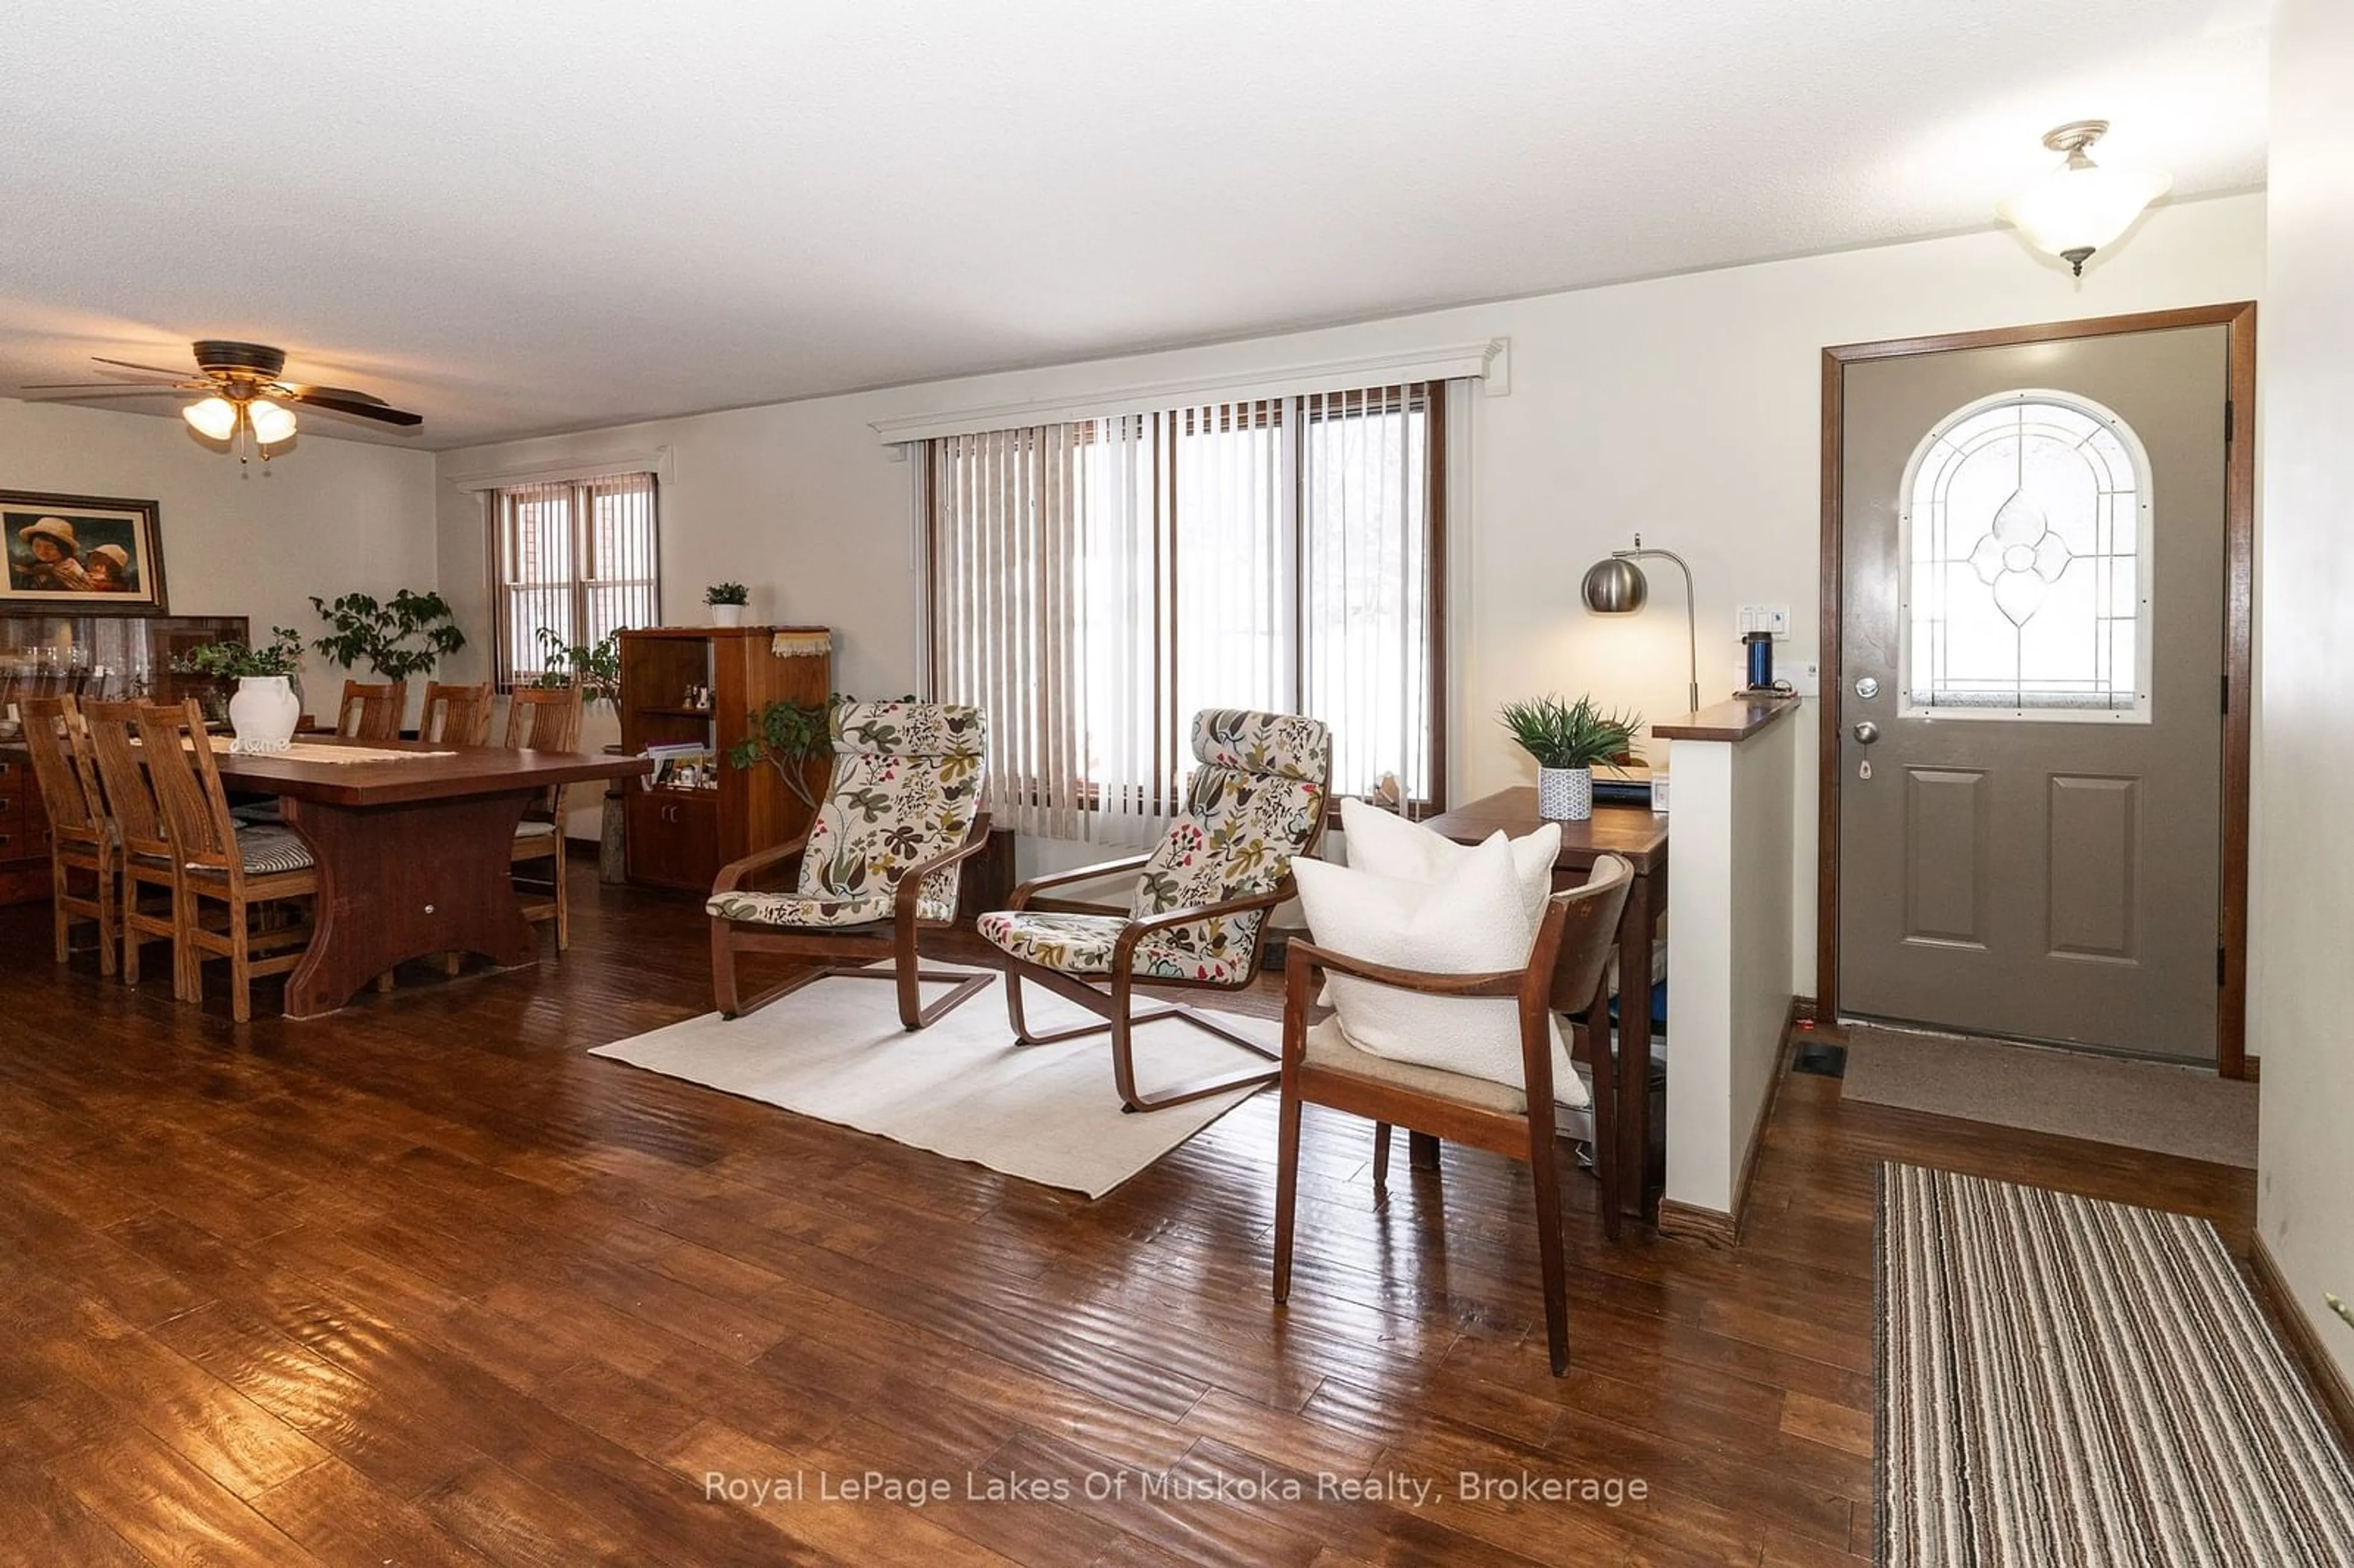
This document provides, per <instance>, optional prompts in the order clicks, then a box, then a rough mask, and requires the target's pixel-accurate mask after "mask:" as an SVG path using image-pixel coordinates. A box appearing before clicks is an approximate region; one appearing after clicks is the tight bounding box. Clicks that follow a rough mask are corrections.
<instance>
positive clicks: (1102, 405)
mask: <svg viewBox="0 0 2354 1568" xmlns="http://www.w3.org/2000/svg"><path fill="white" fill-rule="evenodd" d="M1456 380H1475V381H1479V382H1480V383H1482V384H1483V386H1484V387H1485V388H1486V390H1487V393H1488V396H1490V397H1500V396H1502V395H1504V394H1505V393H1507V392H1509V391H1510V390H1511V343H1510V341H1509V340H1508V339H1505V338H1500V337H1491V338H1482V339H1480V340H1479V341H1478V342H1474V343H1458V344H1439V345H1437V346H1436V347H1430V348H1423V349H1416V350H1410V351H1405V352H1401V353H1397V354H1381V355H1365V356H1363V357H1360V358H1355V359H1337V360H1326V361H1321V362H1319V363H1315V364H1308V365H1290V366H1276V367H1271V368H1269V369H1267V370H1264V371H1256V372H1229V373H1227V374H1225V375H1223V376H1201V377H1196V378H1193V379H1192V380H1182V381H1161V382H1151V383H1146V384H1142V385H1131V386H1126V387H1105V388H1102V389H1101V390H1097V391H1089V392H1085V393H1078V394H1073V395H1070V396H1066V397H1047V398H1041V399H1037V400H1034V401H1031V402H1024V403H997V404H985V405H981V406H977V407H970V408H942V409H938V410H935V411H932V412H929V413H923V414H911V415H907V416H905V417H902V418H895V419H877V420H875V421H874V425H873V428H874V430H875V435H876V436H877V437H879V438H880V439H881V440H882V441H883V443H884V444H885V446H901V445H905V444H906V443H907V442H910V441H927V440H937V439H939V438H941V437H945V436H969V435H977V434H980V433H981V432H982V431H985V430H1007V429H1017V428H1022V427H1027V426H1035V425H1055V424H1066V423H1070V422H1072V421H1075V420H1079V419H1098V418H1119V417H1121V416H1123V415H1129V414H1138V413H1150V412H1154V411H1157V410H1160V409H1163V408H1193V407H1200V406H1204V405H1209V404H1224V403H1246V402H1252V401H1255V400H1257V399H1260V398H1267V397H1306V396H1309V395H1310V394H1312V393H1320V392H1345V391H1350V390H1353V389H1355V388H1359V387H1375V386H1390V385H1395V384H1400V383H1405V382H1417V381H1456Z"/></svg>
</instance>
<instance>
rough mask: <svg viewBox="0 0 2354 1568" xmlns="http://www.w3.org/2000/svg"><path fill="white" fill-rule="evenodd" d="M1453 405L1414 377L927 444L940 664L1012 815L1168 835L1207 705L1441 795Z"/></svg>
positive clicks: (1365, 789) (1436, 799)
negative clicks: (1448, 414) (986, 737)
mask: <svg viewBox="0 0 2354 1568" xmlns="http://www.w3.org/2000/svg"><path fill="white" fill-rule="evenodd" d="M1444 418H1445V387H1444V384H1442V383H1416V384H1413V385H1408V386H1396V387H1370V388H1364V389H1361V390H1356V391H1349V392H1333V393H1311V394H1306V395H1302V396H1299V397H1278V398H1263V399H1257V400H1251V401H1243V402H1230V403H1215V404H1208V405H1204V406H1199V407H1193V408H1168V409H1161V410H1156V411H1153V412H1150V413H1140V414H1133V415H1126V416H1120V417H1116V418H1101V419H1090V420H1083V421H1078V422H1075V423H1069V424H1058V425H1045V426H1034V427H1029V428H1025V429H1007V430H991V431H984V432H980V433H976V434H972V435H963V436H949V437H943V438H939V439H937V440H933V441H932V442H931V443H930V445H931V458H930V468H929V482H930V504H929V516H930V527H929V555H930V609H931V614H930V620H929V628H930V637H931V641H930V656H931V676H932V682H933V686H934V689H935V691H936V692H937V693H938V695H939V696H941V697H942V698H943V699H946V700H949V701H958V702H971V703H977V704H979V705H981V706H983V707H984V708H986V709H988V710H989V713H990V717H991V732H990V733H991V750H992V755H991V775H990V776H991V788H992V790H993V792H994V797H995V798H994V799H993V800H992V802H991V811H992V813H993V814H994V815H995V816H996V818H997V820H998V821H1001V822H1002V823H1004V824H1006V825H1010V826H1016V827H1021V828H1023V829H1024V830H1025V831H1028V832H1039V833H1045V834H1051V835H1054V836H1058V837H1090V838H1095V839H1097V840H1100V841H1103V842H1147V841H1149V840H1150V839H1152V838H1153V837H1156V836H1157V835H1158V833H1159V832H1160V831H1161V826H1162V824H1163V823H1164V821H1165V820H1166V817H1167V815H1168V813H1169V812H1170V811H1171V810H1172V809H1173V807H1174V805H1175V803H1176V801H1177V800H1178V798H1179V791H1180V790H1181V789H1182V787H1183V781H1184V778H1185V775H1186V773H1187V771H1188V770H1189V768H1190V767H1191V753H1190V749H1189V740H1188V726H1190V724H1191V721H1192V717H1193V714H1194V713H1195V712H1196V711H1198V710H1200V709H1202V708H1205V707H1240V708H1258V709H1266V710H1269V711H1274V712H1280V713H1304V714H1308V715H1311V716H1314V717H1317V718H1321V719H1323V720H1325V721H1326V722H1327V723H1329V724H1330V725H1331V726H1332V732H1333V743H1334V758H1333V788H1334V789H1335V790H1336V791H1338V792H1340V793H1342V794H1363V793H1370V792H1371V791H1373V789H1375V788H1377V787H1378V786H1379V784H1380V783H1381V781H1382V780H1383V779H1384V777H1385V776H1394V777H1395V779H1396V780H1397V783H1398V786H1399V789H1400V791H1401V794H1402V796H1403V798H1404V800H1405V802H1406V805H1407V807H1408V809H1409V810H1426V809H1431V808H1434V807H1436V806H1437V804H1439V803H1440V801H1441V797H1442V795H1443V790H1444V778H1443V762H1442V755H1441V750H1442V748H1441V724H1440V718H1439V715H1438V711H1437V693H1438V691H1439V689H1440V662H1441V659H1442V657H1443V652H1442V649H1443V643H1442V640H1441V616H1440V608H1439V607H1440V597H1441V596H1440V569H1439V562H1440V559H1441V551H1440V538H1441V533H1442V529H1441V523H1442V519H1441V512H1442V506H1441V503H1440V473H1439V469H1440V465H1441V458H1440V453H1441V451H1442V450H1443V433H1444V432H1443V425H1444Z"/></svg>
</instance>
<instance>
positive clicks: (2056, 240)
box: [1994, 154, 2173, 267]
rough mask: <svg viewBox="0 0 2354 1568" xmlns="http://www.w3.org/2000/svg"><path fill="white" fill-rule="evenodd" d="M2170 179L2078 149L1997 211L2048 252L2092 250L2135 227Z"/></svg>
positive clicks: (2060, 254) (2067, 253) (2038, 247)
mask: <svg viewBox="0 0 2354 1568" xmlns="http://www.w3.org/2000/svg"><path fill="white" fill-rule="evenodd" d="M2172 183H2173V182H2172V181H2170V180H2169V179H2168V177H2167V176H2166V175H2162V174H2159V173H2158V171H2156V170H2154V169H2112V168H2105V167H2103V166H2102V165H2100V164H2095V163H2094V162H2093V161H2092V160H2090V159H2088V158H2084V157H2082V155H2081V154H2080V155H2079V156H2078V157H2077V158H2074V159H2071V160H2070V162H2069V163H2068V164H2067V165H2066V166H2064V167H2062V168H2058V169H2054V170H2052V172H2051V173H2050V174H2048V175H2043V176H2042V177H2041V179H2038V180H2036V181H2034V182H2033V183H2032V184H2031V185H2028V186H2027V187H2026V188H2025V189H2023V190H2021V191H2020V192H2019V194H2018V195H2016V196H2011V197H2009V199H2007V200H2005V201H2002V202H1999V203H1998V204H1997V205H1996V207H1995V209H1994V210H1995V216H1996V217H1999V218H2001V219H2002V220H2003V221H2004V222H2005V223H2008V224H2009V225H2011V226H2012V227H2013V228H2017V229H2018V230H2019V231H2020V234H2022V235H2024V236H2025V237H2026V238H2027V242H2028V243H2029V244H2030V245H2032V246H2034V247H2035V248H2036V249H2038V250H2041V251H2043V252H2044V253H2046V254H2047V255H2052V256H2068V255H2071V254H2072V253H2074V252H2078V251H2082V252H2084V253H2085V254H2087V255H2089V254H2091V253H2092V252H2093V251H2095V250H2098V249H2101V248H2102V247H2103V246H2105V245H2108V244H2111V243H2113V242H2114V241H2115V239H2116V238H2117V236H2119V235H2121V234H2123V233H2124V232H2125V231H2126V229H2128V228H2132V227H2133V224H2134V219H2136V218H2137V217H2140V216H2141V213H2142V209H2143V208H2144V207H2147V206H2149V204H2150V203H2152V202H2154V201H2156V200H2157V199H2158V197H2160V196H2164V195H2165V194H2166V190H2167V186H2168V185H2170V184H2172ZM2078 265H2079V266H2080V267H2081V266H2082V263H2081V262H2080V263H2078Z"/></svg>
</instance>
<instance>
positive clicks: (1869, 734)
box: [1849, 719, 1880, 746]
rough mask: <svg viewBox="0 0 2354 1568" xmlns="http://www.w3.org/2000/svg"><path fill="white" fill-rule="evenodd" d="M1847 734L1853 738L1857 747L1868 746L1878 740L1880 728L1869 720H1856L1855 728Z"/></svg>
mask: <svg viewBox="0 0 2354 1568" xmlns="http://www.w3.org/2000/svg"><path fill="white" fill-rule="evenodd" d="M1849 733H1850V734H1851V735H1853V736H1855V739H1856V744H1857V745H1859V746H1870V745H1871V744H1872V742H1873V741H1875V740H1878V739H1879V738H1880V726H1878V725H1876V724H1874V723H1872V721H1871V720H1870V719H1858V720H1856V721H1855V728H1854V729H1852V730H1850V732H1849Z"/></svg>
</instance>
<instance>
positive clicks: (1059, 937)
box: [980, 708, 1332, 984]
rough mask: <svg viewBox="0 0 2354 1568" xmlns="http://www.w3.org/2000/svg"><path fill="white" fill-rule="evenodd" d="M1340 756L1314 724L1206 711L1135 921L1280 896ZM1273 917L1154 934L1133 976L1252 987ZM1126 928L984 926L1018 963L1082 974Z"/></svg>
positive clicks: (1076, 920) (1104, 967)
mask: <svg viewBox="0 0 2354 1568" xmlns="http://www.w3.org/2000/svg"><path fill="white" fill-rule="evenodd" d="M1331 754H1332V736H1331V730H1329V729H1328V728H1326V727H1325V726H1324V725H1322V724H1321V723H1320V722H1318V721H1317V720H1315V719H1308V718H1299V717H1296V716H1293V715H1287V714H1261V713H1248V712H1245V711H1243V710H1241V709H1237V708H1205V709H1204V710H1203V711H1202V712H1201V713H1200V714H1197V715H1194V719H1193V756H1194V758H1195V759H1196V760H1197V761H1199V762H1200V764H1201V766H1200V767H1199V768H1195V769H1194V771H1193V778H1192V779H1190V780H1189V781H1188V782H1187V785H1186V789H1185V810H1184V814H1183V815H1182V817H1180V818H1179V819H1178V821H1176V822H1175V823H1174V824H1173V825H1172V826H1171V828H1170V830H1169V832H1168V834H1167V836H1165V837H1164V838H1163V839H1162V840H1161V844H1160V847H1158V848H1157V849H1155V850H1154V851H1153V852H1152V857H1151V859H1150V861H1148V862H1147V863H1146V864H1145V867H1144V872H1143V874H1142V876H1141V877H1140V879H1139V880H1138V882H1137V887H1136V895H1135V897H1134V899H1133V901H1132V902H1131V904H1130V906H1129V907H1130V909H1131V910H1132V912H1133V915H1132V917H1138V916H1149V915H1163V914H1167V913H1168V912H1170V911H1171V910H1174V909H1186V908H1191V907H1193V906H1195V905H1201V904H1222V903H1225V902H1226V901H1227V900H1229V899H1235V898H1248V897H1251V896H1253V895H1257V894H1261V893H1267V892H1270V891H1272V890H1273V889H1274V887H1275V885H1276V884H1278V882H1281V881H1282V880H1283V877H1284V875H1285V874H1286V873H1287V872H1288V871H1289V870H1290V868H1291V857H1292V856H1293V855H1295V854H1298V853H1300V852H1301V851H1302V850H1304V849H1306V848H1307V847H1308V845H1309V843H1310V842H1311V841H1312V840H1313V839H1314V838H1315V836H1316V827H1317V823H1318V821H1320V817H1321V815H1322V813H1323V811H1324V809H1325V806H1326V804H1327V800H1326V794H1327V790H1326V780H1327V776H1328V774H1329V772H1330V770H1331ZM1265 918H1266V916H1264V915H1262V914H1260V913H1259V912H1257V911H1253V912H1251V913H1249V914H1246V915H1235V916H1218V917H1214V918H1212V919H1207V920H1193V921H1188V922H1186V923H1185V924H1183V925H1181V926H1172V927H1168V928H1167V929H1165V930H1160V931H1155V932H1153V933H1152V935H1151V936H1150V937H1148V938H1145V939H1144V940H1143V941H1142V942H1140V943H1139V944H1138V945H1137V949H1136V971H1135V972H1136V973H1137V974H1138V975H1140V976H1158V977H1161V978H1164V979H1171V980H1207V981H1210V982H1213V983H1219V984H1235V983H1239V982H1240V981H1241V980H1244V979H1246V978H1247V973H1248V965H1249V963H1250V959H1251V954H1252V950H1253V949H1254V948H1255V947H1256V946H1257V938H1258V931H1259V926H1260V924H1261V923H1262V922H1263V921H1264V919H1265ZM1126 924H1127V922H1126V921H1125V920H1123V919H1121V918H1120V917H1119V916H1100V915H1098V916H1071V915H1032V914H1028V913H1025V912H1021V911H1011V912H1007V913H1003V914H996V915H988V916H982V918H981V927H980V928H981V935H982V936H984V937H987V938H989V939H990V940H991V941H992V942H994V943H996V944H997V946H999V947H1000V948H1004V949H1005V950H1006V951H1007V952H1009V953H1012V954H1013V956H1014V957H1016V958H1023V959H1029V960H1030V961H1032V962H1033V963H1036V964H1039V965H1042V966H1044V968H1047V969H1062V970H1065V971H1066V972H1068V973H1072V974H1102V973H1106V972H1108V969H1109V968H1110V963H1111V948H1112V943H1113V942H1114V940H1116V939H1117V938H1118V937H1119V932H1120V930H1121V929H1122V927H1125V925H1126ZM1105 927H1108V929H1109V935H1108V936H1107V935H1104V934H1103V932H1104V928H1105ZM1082 966H1084V967H1082Z"/></svg>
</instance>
